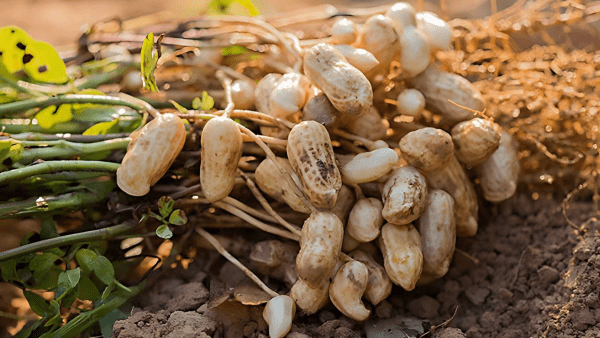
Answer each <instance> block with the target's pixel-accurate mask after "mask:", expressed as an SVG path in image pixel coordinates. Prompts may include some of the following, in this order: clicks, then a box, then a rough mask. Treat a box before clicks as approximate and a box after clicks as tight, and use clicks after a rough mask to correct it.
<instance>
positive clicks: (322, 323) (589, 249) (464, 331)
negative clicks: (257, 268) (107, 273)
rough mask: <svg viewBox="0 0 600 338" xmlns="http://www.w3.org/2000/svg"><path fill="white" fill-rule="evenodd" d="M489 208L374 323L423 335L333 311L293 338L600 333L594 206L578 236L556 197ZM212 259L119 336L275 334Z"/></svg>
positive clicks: (598, 226) (376, 313)
mask: <svg viewBox="0 0 600 338" xmlns="http://www.w3.org/2000/svg"><path fill="white" fill-rule="evenodd" d="M482 210H483V214H482V215H480V216H481V220H482V222H481V223H482V225H481V227H480V232H479V233H478V234H477V236H475V237H474V238H463V239H459V241H458V243H457V248H458V249H459V250H458V251H457V252H456V253H455V256H454V260H453V263H452V267H451V269H450V271H449V272H448V274H447V275H446V276H445V277H443V278H441V279H440V280H438V281H435V282H434V283H432V284H429V285H425V286H420V287H418V288H417V289H416V290H415V291H412V292H406V291H404V290H402V289H401V288H399V287H395V289H394V290H393V293H392V296H391V297H390V298H388V300H387V301H384V302H382V303H381V304H379V305H378V306H376V307H374V308H373V309H372V310H373V316H372V319H370V320H369V321H368V322H367V324H368V325H373V324H374V323H375V324H376V323H379V322H383V321H385V320H388V321H389V320H392V321H393V320H403V321H407V320H413V321H414V320H415V318H419V319H420V320H419V321H418V324H419V325H417V326H419V327H418V328H417V329H414V328H410V327H409V326H408V325H405V324H402V325H404V326H402V325H400V326H396V327H395V329H390V330H391V331H392V332H385V330H384V329H381V330H365V327H366V326H367V325H366V324H365V323H357V322H354V321H352V320H350V319H348V318H346V317H345V316H343V315H342V314H341V313H340V312H339V311H337V310H336V309H335V308H334V307H333V306H328V307H326V308H325V309H323V310H321V311H319V312H318V313H317V314H315V315H312V316H297V317H296V319H295V321H294V325H293V327H292V330H291V333H290V334H288V337H294V338H302V337H365V336H366V337H369V338H375V337H394V336H396V337H397V334H398V333H399V332H398V330H403V331H405V333H406V334H407V335H408V336H410V337H418V336H419V335H420V334H423V333H427V332H429V330H430V328H431V326H432V325H433V328H434V329H433V333H434V334H433V337H437V338H457V337H465V336H466V337H472V338H477V337H505V338H507V337H530V336H535V337H596V336H598V335H600V323H599V322H598V320H597V318H599V317H600V299H599V291H598V289H597V287H596V285H598V283H600V264H598V263H600V221H599V220H597V219H595V218H592V217H591V216H592V215H593V214H594V213H595V212H596V211H595V208H594V204H593V203H591V202H572V203H571V205H570V208H569V211H568V214H569V217H570V219H571V221H572V222H573V223H576V224H584V225H583V227H582V228H580V229H575V228H574V227H572V226H571V225H569V223H568V222H567V220H566V219H565V217H564V215H563V212H562V208H561V203H560V202H559V201H557V200H555V199H538V200H532V199H531V196H529V195H525V194H521V195H519V196H517V197H514V198H512V199H510V200H508V201H506V202H503V203H501V204H499V205H492V204H489V205H486V206H485V207H484V208H482ZM586 221H587V222H586ZM211 257H212V253H208V254H206V255H200V256H199V257H198V258H197V259H196V261H194V262H193V263H191V264H190V266H189V267H188V269H187V270H185V269H182V268H178V269H176V270H174V271H173V273H170V274H169V277H168V278H167V279H162V280H160V281H159V282H157V283H156V284H155V285H154V286H153V287H152V288H151V289H150V290H149V291H147V292H146V293H145V294H144V295H142V296H141V297H140V298H139V299H138V301H137V306H138V308H137V309H135V310H134V313H133V315H132V316H130V317H129V318H128V319H126V320H123V321H118V322H117V323H116V324H115V326H114V334H113V337H115V338H134V337H154V336H156V337H159V336H160V337H203V336H204V335H207V336H213V337H242V336H243V337H255V338H258V337H266V336H268V328H267V325H266V323H265V322H264V320H263V319H262V310H263V306H262V305H257V306H246V305H242V304H241V303H239V302H237V301H236V300H234V298H235V297H234V296H233V291H232V289H231V287H232V286H235V285H225V283H224V282H221V281H220V280H219V277H218V274H219V271H216V273H215V269H214V267H215V265H219V264H218V263H217V264H215V260H218V259H219V258H214V257H213V258H211ZM215 257H216V256H215ZM225 265H226V264H225ZM225 265H223V266H225ZM223 269H226V270H228V274H231V270H230V269H229V268H226V267H224V268H223ZM221 277H223V276H222V275H221ZM233 280H237V281H238V282H239V281H241V280H243V277H239V276H238V277H235V278H233ZM230 284H231V282H230ZM218 285H221V287H220V288H219V287H217V286H218ZM209 289H210V290H209ZM228 290H229V293H227V292H228ZM285 291H286V290H285V289H281V290H280V292H282V293H283V292H285ZM223 295H225V296H224V298H223ZM219 297H220V298H221V300H218V299H219ZM225 299H226V300H225ZM215 304H216V305H215ZM450 318H452V320H451V321H450V322H449V324H447V325H441V324H444V322H445V321H447V320H448V319H450ZM421 324H422V325H421ZM435 325H438V327H437V328H436V326H435ZM382 327H393V326H385V325H382ZM191 330H193V331H191ZM188 332H195V334H196V335H195V336H189V335H187V334H189V333H188ZM411 332H412V333H411ZM386 334H387V335H386ZM389 334H391V335H389ZM410 334H412V335H410Z"/></svg>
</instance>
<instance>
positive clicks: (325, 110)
mask: <svg viewBox="0 0 600 338" xmlns="http://www.w3.org/2000/svg"><path fill="white" fill-rule="evenodd" d="M339 114H340V112H339V111H338V110H337V109H335V107H334V106H333V105H332V104H331V102H330V101H329V99H328V98H327V96H326V95H325V94H324V93H323V92H322V91H321V90H318V92H317V93H315V94H314V95H313V96H312V97H311V98H309V99H308V101H307V102H306V104H305V105H304V108H302V120H303V121H316V122H319V123H320V124H322V125H324V126H325V128H333V127H335V126H336V124H337V123H338V116H339Z"/></svg>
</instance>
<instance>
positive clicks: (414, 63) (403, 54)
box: [400, 26, 431, 77]
mask: <svg viewBox="0 0 600 338" xmlns="http://www.w3.org/2000/svg"><path fill="white" fill-rule="evenodd" d="M400 47H401V50H400V64H401V65H402V70H403V71H404V72H406V73H407V74H408V75H409V76H411V77H414V76H416V75H418V74H421V73H422V72H423V71H424V70H425V69H426V68H427V66H429V62H430V61H431V49H430V47H429V40H428V38H427V35H425V33H423V32H421V31H420V30H419V29H417V28H416V27H414V26H409V27H405V28H404V29H403V30H402V35H400Z"/></svg>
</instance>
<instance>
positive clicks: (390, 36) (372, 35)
mask: <svg viewBox="0 0 600 338" xmlns="http://www.w3.org/2000/svg"><path fill="white" fill-rule="evenodd" d="M401 30H402V28H401V27H400V26H399V25H398V24H397V23H396V22H394V21H393V20H392V19H390V18H388V17H386V16H383V15H374V16H372V17H370V18H369V19H367V21H366V22H365V24H364V25H363V29H362V32H361V35H360V37H359V40H358V43H356V44H355V47H358V48H362V49H365V50H367V51H369V52H371V54H373V56H375V58H376V59H377V61H379V64H378V65H377V66H376V67H374V68H373V69H371V70H370V71H369V72H367V74H366V75H367V77H368V78H370V79H371V78H373V77H374V76H375V75H376V74H381V73H386V74H387V72H388V71H389V69H390V64H391V63H392V61H394V60H395V59H397V58H398V56H399V55H400V37H399V36H398V31H401Z"/></svg>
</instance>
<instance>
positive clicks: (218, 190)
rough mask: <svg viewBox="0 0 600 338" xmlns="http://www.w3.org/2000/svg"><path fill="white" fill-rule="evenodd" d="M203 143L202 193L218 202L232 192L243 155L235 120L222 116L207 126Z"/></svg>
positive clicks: (240, 137) (201, 141) (211, 200)
mask: <svg viewBox="0 0 600 338" xmlns="http://www.w3.org/2000/svg"><path fill="white" fill-rule="evenodd" d="M200 144H201V147H202V148H201V149H200V151H201V156H202V162H201V163H200V184H201V185H202V193H203V194H204V197H205V198H206V199H207V200H209V201H210V202H216V201H218V200H221V199H223V198H224V197H226V196H227V195H229V193H230V192H231V190H232V189H233V185H234V183H235V176H236V169H237V165H238V162H239V160H240V157H241V156H242V145H243V142H242V134H241V133H240V130H239V128H238V125H237V123H235V122H234V121H233V120H232V119H230V118H227V117H224V116H219V117H215V118H212V119H210V120H209V121H208V122H207V123H206V125H205V126H204V129H202V135H201V137H200Z"/></svg>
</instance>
